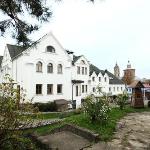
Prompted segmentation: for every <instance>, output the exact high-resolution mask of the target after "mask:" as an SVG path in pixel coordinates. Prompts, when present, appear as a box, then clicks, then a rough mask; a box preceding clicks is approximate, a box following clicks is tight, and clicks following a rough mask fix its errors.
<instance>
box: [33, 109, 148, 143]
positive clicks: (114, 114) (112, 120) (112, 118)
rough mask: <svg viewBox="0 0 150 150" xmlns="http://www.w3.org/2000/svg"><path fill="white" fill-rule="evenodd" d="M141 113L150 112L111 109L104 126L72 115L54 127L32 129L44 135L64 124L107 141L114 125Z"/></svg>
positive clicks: (80, 116)
mask: <svg viewBox="0 0 150 150" xmlns="http://www.w3.org/2000/svg"><path fill="white" fill-rule="evenodd" d="M143 111H150V108H141V109H134V108H131V107H126V108H125V109H123V110H120V109H119V108H112V110H111V112H110V113H109V120H108V122H107V123H105V124H103V125H102V124H100V123H91V122H90V120H89V118H88V117H87V116H85V115H84V114H78V115H72V116H70V117H67V118H66V119H65V120H64V121H63V122H62V123H59V124H56V125H49V126H44V127H40V128H37V129H34V131H36V133H37V134H39V135H44V134H47V133H49V132H50V131H51V130H52V129H55V128H58V127H61V126H62V125H63V124H65V123H70V124H74V125H77V126H80V127H83V128H86V129H89V130H91V131H93V132H95V133H98V134H99V135H100V138H101V140H103V141H108V140H110V139H112V136H113V133H114V131H115V128H116V123H117V122H118V121H119V120H120V119H121V118H122V117H124V116H125V115H127V114H128V113H135V112H143Z"/></svg>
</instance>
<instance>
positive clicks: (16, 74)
mask: <svg viewBox="0 0 150 150" xmlns="http://www.w3.org/2000/svg"><path fill="white" fill-rule="evenodd" d="M17 72H18V71H17V59H16V82H17Z"/></svg>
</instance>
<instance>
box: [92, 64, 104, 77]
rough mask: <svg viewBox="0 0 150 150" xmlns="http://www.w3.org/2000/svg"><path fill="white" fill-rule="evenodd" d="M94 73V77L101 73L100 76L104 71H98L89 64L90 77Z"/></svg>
mask: <svg viewBox="0 0 150 150" xmlns="http://www.w3.org/2000/svg"><path fill="white" fill-rule="evenodd" d="M93 72H95V73H96V75H98V74H99V73H101V74H102V75H104V74H105V71H104V70H100V69H99V68H97V67H96V66H94V65H93V64H90V76H91V75H92V73H93Z"/></svg>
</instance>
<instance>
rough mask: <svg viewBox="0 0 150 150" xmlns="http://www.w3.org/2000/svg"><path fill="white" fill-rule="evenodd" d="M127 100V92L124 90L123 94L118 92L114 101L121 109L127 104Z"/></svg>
mask: <svg viewBox="0 0 150 150" xmlns="http://www.w3.org/2000/svg"><path fill="white" fill-rule="evenodd" d="M127 100H128V95H127V93H125V92H124V93H123V94H119V95H118V96H117V98H116V100H115V101H116V103H117V105H118V106H119V107H120V109H121V110H122V109H123V108H124V107H125V105H126V104H127Z"/></svg>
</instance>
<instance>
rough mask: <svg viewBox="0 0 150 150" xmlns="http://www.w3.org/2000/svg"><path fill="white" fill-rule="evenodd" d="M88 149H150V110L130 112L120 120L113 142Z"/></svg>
mask: <svg viewBox="0 0 150 150" xmlns="http://www.w3.org/2000/svg"><path fill="white" fill-rule="evenodd" d="M86 150H150V112H143V113H131V114H129V115H128V116H126V117H124V118H123V119H121V120H120V121H119V123H118V126H117V131H116V133H115V135H114V138H113V140H112V141H111V142H108V143H103V142H99V143H97V144H95V145H93V146H92V147H90V148H86Z"/></svg>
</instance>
